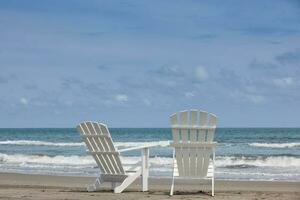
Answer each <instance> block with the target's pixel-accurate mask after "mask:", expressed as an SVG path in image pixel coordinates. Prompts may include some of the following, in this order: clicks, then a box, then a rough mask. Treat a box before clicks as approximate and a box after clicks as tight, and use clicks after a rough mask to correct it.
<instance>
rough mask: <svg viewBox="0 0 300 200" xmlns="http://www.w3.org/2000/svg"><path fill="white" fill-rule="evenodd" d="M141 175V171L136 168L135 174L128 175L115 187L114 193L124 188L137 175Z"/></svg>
mask: <svg viewBox="0 0 300 200" xmlns="http://www.w3.org/2000/svg"><path fill="white" fill-rule="evenodd" d="M141 175H142V171H141V170H138V171H137V172H136V173H135V174H133V175H130V176H128V177H127V178H126V179H125V180H124V181H123V183H121V185H119V186H117V187H115V189H114V193H121V192H123V190H125V189H126V188H127V187H128V186H129V185H130V184H131V183H133V182H134V181H135V180H136V179H137V178H138V177H139V176H141Z"/></svg>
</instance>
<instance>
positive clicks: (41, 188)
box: [0, 173, 300, 200]
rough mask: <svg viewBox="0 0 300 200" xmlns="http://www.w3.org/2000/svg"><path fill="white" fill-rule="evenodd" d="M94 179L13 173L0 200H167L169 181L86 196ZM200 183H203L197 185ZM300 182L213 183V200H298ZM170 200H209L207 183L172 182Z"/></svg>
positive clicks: (4, 177) (2, 181) (5, 177)
mask: <svg viewBox="0 0 300 200" xmlns="http://www.w3.org/2000/svg"><path fill="white" fill-rule="evenodd" d="M94 179H95V178H94V177H78V176H52V175H32V174H17V173H0V199H87V200H89V199H99V198H101V197H105V199H107V200H110V199H112V200H115V199H116V200H117V199H120V197H122V199H123V197H124V199H129V200H136V199H149V200H154V199H167V198H170V197H169V196H168V193H169V189H170V183H171V180H170V179H167V178H153V177H151V178H150V179H149V191H148V192H139V191H140V185H139V180H137V181H136V182H134V183H133V184H132V185H131V186H130V187H129V188H128V189H127V190H125V192H124V193H122V194H121V195H119V194H113V193H112V192H111V191H110V185H109V184H104V187H103V190H101V191H99V192H92V193H88V192H86V185H88V184H89V183H92V182H93V180H94ZM200 183H204V185H203V184H200ZM299 188H300V182H286V181H229V180H228V181H226V180H216V183H215V197H214V198H213V199H255V198H257V199H260V198H265V199H299V198H300V190H299ZM174 194H175V195H174V196H173V197H172V198H174V199H178V198H180V199H193V198H199V197H201V198H204V199H211V198H212V197H211V196H210V185H209V183H208V182H207V181H205V182H203V181H202V182H199V181H195V180H193V181H188V182H187V181H186V180H176V183H175V193H174Z"/></svg>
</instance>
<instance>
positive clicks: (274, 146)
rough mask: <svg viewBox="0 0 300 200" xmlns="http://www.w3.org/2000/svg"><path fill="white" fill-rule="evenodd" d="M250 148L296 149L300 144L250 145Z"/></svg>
mask: <svg viewBox="0 0 300 200" xmlns="http://www.w3.org/2000/svg"><path fill="white" fill-rule="evenodd" d="M249 146H253V147H264V148H295V147H300V142H292V143H250V144H249Z"/></svg>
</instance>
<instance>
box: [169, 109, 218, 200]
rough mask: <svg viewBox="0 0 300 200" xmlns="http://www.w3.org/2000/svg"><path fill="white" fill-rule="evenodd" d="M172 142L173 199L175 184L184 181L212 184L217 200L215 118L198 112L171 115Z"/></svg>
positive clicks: (171, 193)
mask: <svg viewBox="0 0 300 200" xmlns="http://www.w3.org/2000/svg"><path fill="white" fill-rule="evenodd" d="M170 120H171V126H172V135H173V142H171V144H170V146H171V147H173V148H174V150H173V177H172V186H171V191H170V195H173V191H174V181H175V177H176V178H183V179H208V180H211V185H212V186H211V187H212V188H211V189H212V196H214V165H215V146H216V142H213V139H214V133H215V128H216V123H217V117H216V116H215V115H214V114H211V113H207V112H204V111H198V110H189V111H182V112H179V113H175V114H173V115H171V117H170Z"/></svg>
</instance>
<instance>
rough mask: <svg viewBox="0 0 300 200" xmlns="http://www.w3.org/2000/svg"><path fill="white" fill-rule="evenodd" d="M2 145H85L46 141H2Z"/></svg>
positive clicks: (0, 142) (81, 144)
mask: <svg viewBox="0 0 300 200" xmlns="http://www.w3.org/2000/svg"><path fill="white" fill-rule="evenodd" d="M0 144H6V145H24V146H60V147H63V146H83V145H84V143H81V142H70V143H60V142H58V143H55V142H46V141H35V140H6V141H0Z"/></svg>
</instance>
